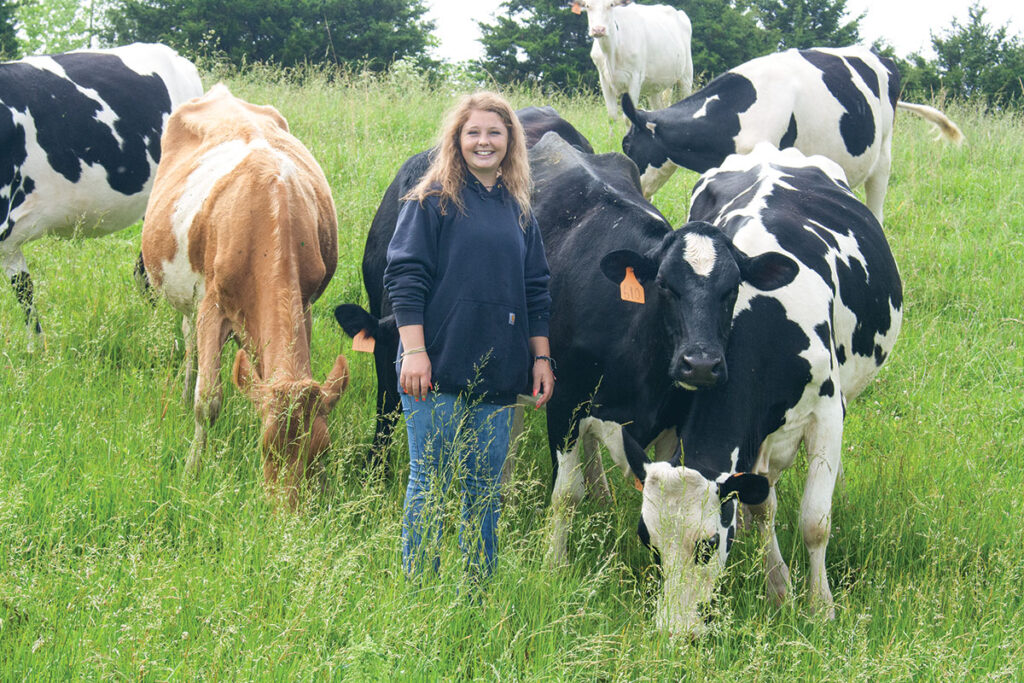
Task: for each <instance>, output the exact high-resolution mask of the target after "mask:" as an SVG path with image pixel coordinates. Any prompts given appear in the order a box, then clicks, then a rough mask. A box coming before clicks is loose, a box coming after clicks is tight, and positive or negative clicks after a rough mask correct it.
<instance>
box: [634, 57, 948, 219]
mask: <svg viewBox="0 0 1024 683" xmlns="http://www.w3.org/2000/svg"><path fill="white" fill-rule="evenodd" d="M899 93H900V76H899V72H898V71H897V69H896V65H895V63H893V61H892V60H890V59H887V58H885V57H881V56H879V55H878V54H876V53H875V52H873V51H871V50H869V49H867V48H862V47H847V48H839V49H827V48H814V49H810V50H786V51H785V52H780V53H777V54H772V55H767V56H765V57H759V58H757V59H753V60H751V61H749V62H746V63H744V64H741V65H740V66H738V67H736V68H735V69H731V70H729V71H727V72H725V73H724V74H722V75H721V76H719V77H718V78H716V79H714V80H713V81H711V83H709V84H708V85H707V87H705V88H703V89H701V90H698V91H697V92H695V93H693V94H692V95H690V96H689V97H687V98H686V99H684V100H682V101H681V102H677V103H676V104H674V105H672V106H671V107H668V108H667V109H661V110H658V111H650V112H645V111H639V110H637V109H635V108H634V103H633V102H632V100H630V99H629V96H628V95H624V96H623V99H622V109H623V111H624V112H625V113H626V116H627V117H628V118H629V120H630V121H631V122H632V126H631V127H630V129H629V132H628V133H626V136H625V138H623V140H622V149H623V151H624V152H625V153H626V155H627V156H629V158H630V159H632V160H633V161H634V162H635V163H636V165H637V167H639V169H640V173H641V182H642V184H643V188H644V196H646V197H650V196H651V195H653V194H654V193H655V192H657V191H658V188H660V187H661V186H662V184H664V182H665V181H666V180H668V178H669V176H671V175H672V173H673V172H674V171H675V169H676V167H677V166H683V167H685V168H688V169H690V170H693V171H697V172H698V173H703V172H704V171H706V170H708V169H709V168H712V167H714V166H717V165H718V164H720V163H722V161H723V160H724V159H725V157H727V156H728V155H730V154H734V153H738V154H744V153H747V152H749V151H750V150H751V149H753V148H754V146H755V145H756V144H758V143H759V142H770V143H772V144H773V145H775V146H776V147H779V148H786V147H796V148H797V149H799V150H800V151H802V152H803V153H804V154H822V155H824V156H826V157H828V158H829V159H832V160H833V161H835V162H836V163H838V164H839V165H840V166H841V167H842V168H843V170H844V171H845V173H846V178H847V181H848V182H849V183H850V185H851V187H856V186H858V185H860V184H862V183H863V184H864V185H865V191H866V194H867V204H868V207H870V209H871V212H872V213H874V214H875V216H876V217H877V218H878V220H879V222H881V221H882V205H883V203H884V200H885V193H886V189H887V186H888V183H889V167H890V165H891V159H892V156H891V155H892V127H893V117H894V113H895V108H897V107H898V108H900V109H905V110H907V111H911V112H913V113H915V114H917V115H919V116H922V117H924V118H925V119H927V120H929V121H931V122H932V123H934V124H935V125H937V126H939V130H941V131H942V134H943V135H945V136H946V137H947V138H949V139H950V140H953V141H955V142H958V143H959V142H962V140H963V134H962V133H961V132H960V129H959V128H957V127H956V124H954V123H953V122H952V121H950V120H949V119H948V118H946V116H945V115H943V114H942V112H940V111H938V110H936V109H933V108H931V107H926V106H924V105H919V104H908V103H906V102H898V99H899Z"/></svg>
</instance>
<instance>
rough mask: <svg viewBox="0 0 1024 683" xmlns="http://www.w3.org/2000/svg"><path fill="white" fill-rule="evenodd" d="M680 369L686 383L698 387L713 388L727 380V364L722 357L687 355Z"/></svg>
mask: <svg viewBox="0 0 1024 683" xmlns="http://www.w3.org/2000/svg"><path fill="white" fill-rule="evenodd" d="M680 369H681V370H682V374H683V378H684V381H685V382H686V383H687V384H692V385H693V386H697V387H713V386H715V385H716V384H717V383H718V382H719V381H722V380H724V379H725V377H724V375H725V363H724V362H723V361H722V358H721V357H720V356H708V355H704V354H691V355H686V356H683V364H682V367H681V368H680Z"/></svg>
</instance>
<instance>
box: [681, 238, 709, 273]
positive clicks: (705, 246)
mask: <svg viewBox="0 0 1024 683" xmlns="http://www.w3.org/2000/svg"><path fill="white" fill-rule="evenodd" d="M683 258H684V259H685V260H686V262H687V263H688V264H690V268H693V272H694V273H696V274H697V275H700V276H701V277H707V276H709V275H711V272H712V271H713V270H714V269H715V243H714V241H713V240H712V239H711V238H710V237H708V236H707V235H687V236H686V249H685V251H684V252H683Z"/></svg>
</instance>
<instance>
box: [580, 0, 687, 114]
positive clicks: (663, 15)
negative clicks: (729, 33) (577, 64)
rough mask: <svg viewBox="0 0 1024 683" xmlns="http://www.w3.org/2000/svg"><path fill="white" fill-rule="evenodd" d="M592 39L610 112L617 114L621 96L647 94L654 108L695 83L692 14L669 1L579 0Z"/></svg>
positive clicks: (683, 92)
mask: <svg viewBox="0 0 1024 683" xmlns="http://www.w3.org/2000/svg"><path fill="white" fill-rule="evenodd" d="M577 5H578V7H579V9H580V10H585V11H586V12H587V25H588V26H589V29H590V36H591V37H592V38H593V39H594V45H593V47H592V48H591V49H590V58H591V59H592V60H594V65H595V66H596V67H597V73H598V77H599V78H600V80H601V93H602V94H603V95H604V103H605V106H606V107H607V108H608V116H609V117H610V118H612V119H615V118H616V117H617V116H618V115H619V96H621V95H622V94H623V93H629V96H630V97H631V98H632V99H633V101H634V102H635V101H637V98H639V97H640V96H641V95H647V96H649V97H650V99H651V104H652V106H653V107H655V108H662V107H666V106H668V105H669V104H671V103H672V101H673V100H672V99H671V98H672V88H674V87H675V86H679V90H680V92H679V95H678V97H679V98H683V97H686V96H687V95H689V94H690V91H691V90H692V89H693V60H692V59H691V57H690V36H691V34H692V32H693V31H692V28H691V26H690V18H689V17H687V16H686V13H685V12H683V11H682V10H677V9H675V8H673V7H669V6H667V5H637V4H633V2H632V0H580V1H579V2H578V3H577Z"/></svg>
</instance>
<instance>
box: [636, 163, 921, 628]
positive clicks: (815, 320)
mask: <svg viewBox="0 0 1024 683" xmlns="http://www.w3.org/2000/svg"><path fill="white" fill-rule="evenodd" d="M690 219H691V220H696V221H707V222H708V223H712V224H714V225H716V226H718V227H719V228H720V229H721V231H722V233H723V234H724V235H726V236H727V237H728V239H729V241H730V244H731V246H730V249H728V250H721V249H716V250H715V251H714V252H713V253H712V252H711V251H710V250H709V251H707V252H706V256H705V261H704V263H705V267H704V269H705V270H706V271H707V272H708V273H709V276H708V277H711V278H715V277H717V275H716V274H717V273H719V272H721V271H723V270H731V269H733V268H734V266H733V265H732V258H733V257H734V256H735V255H743V254H746V255H748V256H746V257H742V256H741V258H747V257H749V258H760V257H763V256H764V255H766V254H771V253H773V252H777V253H780V254H785V255H787V256H788V257H789V258H790V259H792V260H793V261H794V262H796V263H797V264H798V265H799V270H798V272H797V274H796V276H795V277H794V278H793V279H792V281H791V282H790V283H789V284H787V285H786V286H784V287H781V288H779V289H776V290H774V291H772V292H771V293H765V292H763V291H759V290H757V289H756V288H754V287H751V286H750V285H749V284H746V283H744V284H741V285H740V286H739V288H738V291H734V294H733V296H735V297H736V298H735V301H736V303H735V305H734V306H733V307H732V314H731V325H730V324H729V322H728V318H726V324H725V327H726V328H731V329H729V332H728V335H729V336H728V342H727V344H726V346H725V348H726V353H725V357H724V359H723V365H724V366H726V367H727V368H728V380H725V381H721V382H719V383H717V384H716V385H715V386H714V387H709V388H707V389H704V390H703V391H700V392H698V393H696V394H693V395H692V396H691V400H690V403H689V405H688V406H687V407H686V410H685V411H683V412H681V413H680V414H679V415H678V419H679V434H680V437H681V439H682V446H683V449H682V450H683V453H685V460H684V461H683V462H680V460H679V458H678V457H677V458H675V459H674V460H673V461H672V462H667V463H666V462H660V463H651V462H649V461H648V460H647V457H646V455H645V454H644V452H643V451H642V449H640V447H639V445H638V444H637V443H635V441H633V440H631V439H630V438H629V435H628V434H626V435H625V437H626V439H625V441H626V443H625V448H626V455H627V460H628V462H629V464H630V466H631V467H632V469H633V471H634V473H635V474H636V476H637V477H638V478H640V479H641V480H643V481H644V489H643V491H644V493H643V503H642V510H641V522H640V535H641V537H642V538H644V539H645V540H647V541H648V542H649V543H650V545H651V546H653V547H654V548H655V549H656V550H657V551H658V553H659V555H660V558H661V563H662V574H663V576H664V588H663V591H662V594H661V597H660V600H659V604H658V608H657V620H658V623H659V625H660V626H661V627H663V628H666V629H668V630H670V631H673V632H676V633H680V632H682V633H693V634H698V633H700V632H701V631H702V630H703V627H704V626H703V621H702V619H701V617H700V611H701V608H702V606H706V605H707V604H708V603H709V601H710V600H711V598H712V595H713V593H714V590H715V584H716V580H717V579H718V577H719V576H720V575H721V573H722V571H723V569H724V568H725V563H726V558H727V556H728V553H729V550H730V546H731V543H732V539H733V534H734V530H735V527H736V520H737V509H736V507H737V502H736V500H734V499H733V496H734V494H735V495H736V498H737V499H738V501H739V502H741V503H745V504H748V505H750V506H751V510H752V512H753V515H754V520H755V523H756V524H757V525H758V526H759V527H760V528H761V530H762V531H763V533H764V535H765V538H766V539H767V543H766V548H765V556H764V569H765V573H766V575H767V586H768V594H769V596H770V597H771V598H772V599H773V600H774V601H775V602H776V603H778V602H781V601H782V600H783V598H784V597H785V596H786V594H787V593H788V592H789V590H790V581H789V570H788V568H787V567H786V564H785V562H784V561H783V558H782V554H781V552H780V550H779V544H778V541H777V539H776V537H775V529H774V518H775V511H776V494H775V486H776V482H777V481H778V479H779V476H780V475H781V473H782V471H783V470H785V469H787V468H789V467H790V466H791V465H792V464H793V462H794V460H795V458H796V455H797V451H798V448H799V446H800V444H801V442H803V443H804V444H805V445H806V450H807V460H808V472H807V481H806V484H805V486H804V493H803V500H802V502H801V507H800V531H801V533H802V535H803V539H804V543H805V545H806V546H807V550H808V553H809V555H810V575H809V584H810V587H809V588H810V599H811V602H812V605H813V606H815V607H817V608H820V609H821V610H824V611H825V612H826V613H827V614H828V616H830V617H831V616H832V615H833V607H832V594H831V591H830V589H829V583H828V576H827V575H826V572H825V548H826V545H827V544H828V539H829V533H830V522H831V504H832V492H833V488H834V485H835V481H836V476H837V475H838V474H839V473H840V471H841V462H840V455H841V451H842V437H843V418H844V415H845V412H846V409H847V404H848V402H849V401H850V400H852V399H853V398H854V397H855V396H856V395H857V394H859V393H860V392H861V391H862V390H863V389H864V387H865V386H866V385H867V384H868V383H869V382H870V381H871V379H872V377H874V375H875V373H876V372H877V371H878V369H879V367H880V366H881V365H882V363H883V362H884V361H885V359H886V358H887V356H888V355H889V352H890V351H891V350H892V347H893V345H894V343H895V341H896V336H897V334H898V333H899V329H900V323H901V320H902V286H901V283H900V277H899V273H898V271H897V268H896V263H895V262H894V260H893V256H892V253H891V252H890V250H889V246H888V244H887V243H886V239H885V236H884V234H883V233H882V228H881V226H880V225H879V223H878V221H876V220H875V218H874V216H872V215H871V213H870V212H869V211H868V210H867V209H866V208H865V207H864V206H863V205H862V204H861V203H860V202H859V201H858V200H857V199H856V197H855V196H854V195H853V194H852V193H851V192H850V190H849V188H848V186H847V184H846V182H845V178H844V176H843V172H842V169H841V168H839V167H838V166H837V165H835V164H834V163H832V162H831V161H829V160H827V159H825V158H823V157H819V156H815V157H805V156H804V155H803V154H801V153H800V152H799V151H797V150H792V149H791V150H785V151H781V152H780V151H779V150H777V149H775V148H773V147H772V146H771V145H769V144H767V143H763V144H761V145H758V146H757V147H755V148H754V150H753V151H752V153H751V154H750V155H733V156H730V157H728V158H727V159H726V160H725V162H724V163H723V164H722V166H721V167H719V168H717V169H714V170H712V171H709V172H708V173H707V174H705V175H704V176H703V177H702V178H701V179H700V181H699V183H698V184H697V187H696V189H695V190H694V193H693V201H692V206H691V210H690ZM652 267H653V264H651V265H649V266H648V267H647V269H648V270H650V268H652ZM652 284H653V283H652ZM689 305H690V306H691V307H692V308H691V311H690V312H689V314H690V315H691V316H700V315H704V314H706V313H707V312H708V311H710V310H711V309H712V308H714V307H716V306H717V304H716V303H715V302H714V301H708V300H699V299H691V300H690V304H689Z"/></svg>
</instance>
